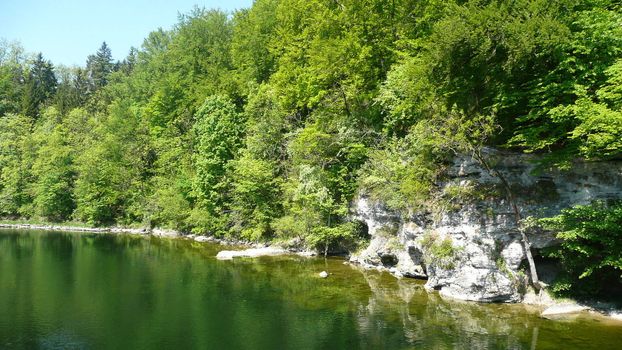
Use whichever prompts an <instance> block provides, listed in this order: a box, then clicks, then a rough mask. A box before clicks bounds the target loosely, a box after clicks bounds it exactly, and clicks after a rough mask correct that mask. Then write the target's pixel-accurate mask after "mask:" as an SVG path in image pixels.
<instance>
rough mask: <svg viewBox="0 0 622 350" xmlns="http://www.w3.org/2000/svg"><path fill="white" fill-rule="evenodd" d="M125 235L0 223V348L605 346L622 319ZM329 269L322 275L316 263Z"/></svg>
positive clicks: (335, 263) (309, 262) (621, 330)
mask: <svg viewBox="0 0 622 350" xmlns="http://www.w3.org/2000/svg"><path fill="white" fill-rule="evenodd" d="M220 249H222V246H218V245H210V244H200V243H196V242H192V241H183V240H168V239H160V238H156V237H138V236H130V235H118V236H115V235H106V234H74V233H50V232H36V231H19V232H18V231H0V311H1V312H0V349H2V348H10V349H29V348H44V349H56V348H80V349H82V348H114V349H121V348H127V349H130V348H131V349H148V348H157V347H160V348H227V349H263V348H267V349H275V348H278V349H288V348H289V349H356V348H360V349H383V348H387V349H410V348H421V349H454V348H462V349H535V348H537V349H555V348H559V345H560V344H564V348H565V349H589V348H598V349H609V348H615V345H617V344H619V343H621V342H622V327H620V325H619V324H608V323H605V322H598V321H596V320H593V319H577V320H573V321H567V322H558V321H550V320H544V319H541V318H538V317H537V313H536V312H535V311H534V310H531V309H529V308H528V307H525V306H522V305H496V304H491V305H482V304H476V303H466V302H456V301H451V300H444V299H442V298H441V297H440V296H439V295H438V294H435V293H433V294H428V293H427V292H426V291H425V290H424V289H423V285H422V282H421V281H415V280H409V279H402V280H397V279H395V278H394V277H392V276H390V275H389V274H386V273H380V272H376V271H364V270H361V269H359V268H357V267H354V266H350V265H344V264H343V260H341V259H335V258H329V259H323V258H312V259H308V258H301V257H298V256H282V257H270V258H259V259H236V260H233V261H218V260H216V259H215V255H216V253H217V252H218V251H219V250H220ZM323 270H326V271H329V272H330V277H329V278H327V279H322V278H319V276H318V273H319V272H320V271H323Z"/></svg>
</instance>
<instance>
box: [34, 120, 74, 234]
mask: <svg viewBox="0 0 622 350" xmlns="http://www.w3.org/2000/svg"><path fill="white" fill-rule="evenodd" d="M58 117H59V115H58V112H57V111H56V110H55V109H53V108H50V109H48V110H46V111H45V112H44V114H43V116H42V118H43V119H44V120H45V121H44V123H42V124H41V125H40V126H39V128H38V129H37V130H35V134H34V136H35V138H40V139H41V140H39V142H40V145H39V147H38V150H37V154H36V159H35V161H34V164H33V166H32V172H33V175H34V177H35V180H34V184H33V188H32V194H33V197H34V199H33V201H34V208H35V215H36V216H39V217H43V218H45V219H47V220H50V221H52V222H63V221H67V220H69V219H70V218H71V215H72V213H73V210H74V209H75V207H76V205H75V201H74V198H73V188H74V181H75V170H74V166H73V151H72V149H71V146H70V144H69V142H68V139H69V137H68V135H67V130H66V129H65V127H64V125H62V124H58V123H57V120H56V119H57V118H58Z"/></svg>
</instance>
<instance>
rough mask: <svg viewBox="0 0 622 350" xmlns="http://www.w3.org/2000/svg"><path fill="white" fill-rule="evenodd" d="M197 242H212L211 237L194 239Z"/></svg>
mask: <svg viewBox="0 0 622 350" xmlns="http://www.w3.org/2000/svg"><path fill="white" fill-rule="evenodd" d="M194 240H195V242H209V241H211V240H212V238H211V237H207V236H196V237H194Z"/></svg>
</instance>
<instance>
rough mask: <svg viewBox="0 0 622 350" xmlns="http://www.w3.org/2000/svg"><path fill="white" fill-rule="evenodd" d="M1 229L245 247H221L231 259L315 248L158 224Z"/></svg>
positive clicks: (301, 252)
mask: <svg viewBox="0 0 622 350" xmlns="http://www.w3.org/2000/svg"><path fill="white" fill-rule="evenodd" d="M0 229H21V230H43V231H64V232H85V233H112V234H130V235H143V236H155V237H162V238H171V239H185V240H192V241H195V242H198V243H205V242H210V243H214V244H220V245H223V246H233V247H238V248H244V249H239V250H238V249H236V250H222V251H221V253H222V254H220V258H219V259H221V260H230V259H233V258H234V257H259V256H275V255H286V254H296V255H300V256H315V255H316V254H315V253H314V252H311V251H308V250H305V249H299V248H293V247H291V246H281V245H279V244H277V243H270V244H268V243H257V242H250V241H244V240H235V239H227V238H218V237H214V236H203V235H197V234H189V233H184V232H181V231H176V230H170V229H161V228H153V229H151V228H140V227H139V228H131V227H118V226H115V227H89V226H86V225H83V224H80V223H76V224H75V225H63V224H59V225H55V224H38V223H16V222H6V221H5V222H1V221H0Z"/></svg>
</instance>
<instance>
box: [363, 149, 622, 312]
mask: <svg viewBox="0 0 622 350" xmlns="http://www.w3.org/2000/svg"><path fill="white" fill-rule="evenodd" d="M486 156H487V158H488V159H489V160H490V162H491V163H492V164H494V166H495V169H497V170H498V171H499V172H500V173H501V174H502V175H503V177H504V178H505V179H506V180H507V182H508V183H509V185H510V187H511V188H512V190H513V192H514V194H515V196H516V202H517V204H518V207H519V208H520V210H521V214H522V216H523V217H528V216H533V217H548V216H553V215H556V214H558V213H559V212H560V211H561V210H562V209H564V208H567V207H571V206H573V205H576V204H588V203H590V202H592V201H594V200H605V201H606V200H611V199H620V198H622V162H619V161H618V162H611V161H610V162H575V163H574V164H572V166H571V167H570V168H569V169H568V170H564V171H561V170H557V169H537V168H536V165H535V160H537V159H536V158H535V156H531V155H523V154H512V153H504V152H499V151H495V150H487V154H486ZM443 179H444V180H443V182H442V183H439V184H438V187H439V191H438V193H439V195H438V197H437V198H436V199H435V200H434V201H433V203H431V204H430V206H429V208H428V209H427V210H426V211H422V212H414V213H412V212H411V213H408V214H404V213H400V212H398V211H394V210H391V209H390V208H387V207H386V206H384V205H383V203H381V202H379V201H377V200H374V199H373V198H370V197H368V196H366V195H365V194H361V195H360V196H359V197H358V198H357V200H356V201H355V202H354V204H353V210H352V211H353V217H354V218H355V219H358V220H360V221H362V222H364V223H365V224H366V225H367V227H368V230H369V234H370V236H371V241H370V244H369V246H368V247H367V248H366V249H365V250H363V251H361V252H359V253H356V254H354V255H352V257H351V261H353V262H356V263H359V264H361V265H364V266H374V267H380V268H383V269H387V270H389V271H391V272H392V273H394V274H395V275H397V276H409V277H422V278H427V283H426V288H427V289H429V290H438V291H439V292H440V294H441V295H443V296H448V297H452V298H457V299H462V300H475V301H484V302H493V301H499V302H517V301H520V300H521V299H522V297H523V295H524V288H525V282H526V280H527V276H526V274H527V273H528V269H526V268H525V267H526V265H525V264H526V262H525V261H524V259H525V251H524V249H523V245H522V241H521V237H520V233H519V232H518V230H517V225H516V222H515V219H514V213H513V212H512V210H511V207H510V205H509V203H508V202H507V200H506V199H505V196H504V192H503V188H502V187H501V182H500V180H499V178H497V177H495V176H491V174H489V173H488V172H487V171H485V170H484V169H483V168H482V167H481V166H480V165H479V163H478V162H476V161H474V160H473V159H471V158H469V157H462V158H456V159H455V160H454V161H453V162H452V163H451V164H450V165H449V166H448V167H447V169H446V171H445V173H444V177H443ZM528 237H529V239H530V241H531V244H532V248H533V249H534V250H536V251H537V250H538V249H541V248H544V247H546V246H550V245H552V244H555V238H554V236H553V235H552V234H551V233H547V232H529V235H528ZM545 275H546V274H545ZM544 277H545V281H546V276H544Z"/></svg>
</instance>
